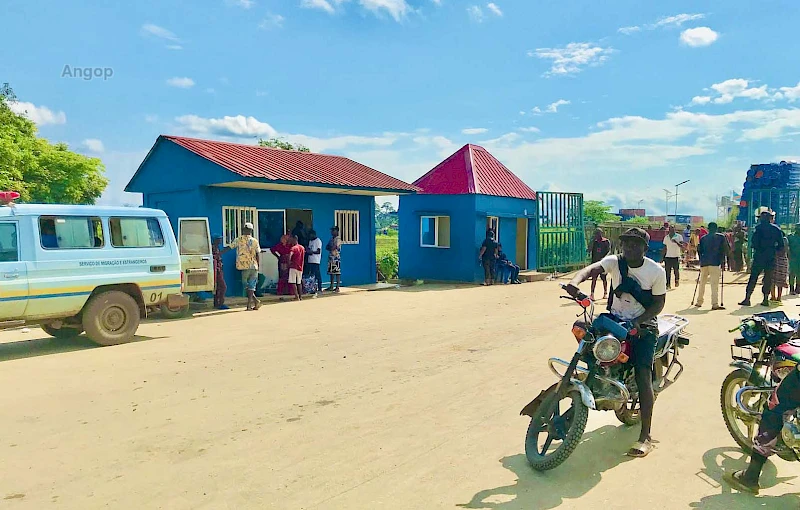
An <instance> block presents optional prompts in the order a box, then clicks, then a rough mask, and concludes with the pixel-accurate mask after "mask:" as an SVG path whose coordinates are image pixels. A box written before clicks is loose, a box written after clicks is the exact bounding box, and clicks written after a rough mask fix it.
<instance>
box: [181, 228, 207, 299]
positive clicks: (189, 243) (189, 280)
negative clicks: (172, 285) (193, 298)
mask: <svg viewBox="0 0 800 510" xmlns="http://www.w3.org/2000/svg"><path fill="white" fill-rule="evenodd" d="M178 249H179V250H180V253H181V270H182V271H183V274H184V279H183V291H184V292H214V257H213V256H212V254H211V235H210V233H209V231H208V218H178Z"/></svg>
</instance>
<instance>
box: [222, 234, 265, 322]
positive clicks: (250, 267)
mask: <svg viewBox="0 0 800 510" xmlns="http://www.w3.org/2000/svg"><path fill="white" fill-rule="evenodd" d="M228 246H229V248H231V249H235V250H236V269H238V270H239V271H241V272H242V283H243V284H244V287H245V288H246V289H247V310H248V311H250V310H258V309H259V308H261V302H260V301H259V300H258V298H257V297H256V285H257V284H258V262H259V260H258V257H259V255H260V254H261V246H260V245H259V244H258V239H256V238H255V237H253V224H252V223H250V222H247V223H245V224H244V228H243V229H242V235H240V236H239V237H237V238H236V239H234V240H233V242H232V243H231V244H230V245H228Z"/></svg>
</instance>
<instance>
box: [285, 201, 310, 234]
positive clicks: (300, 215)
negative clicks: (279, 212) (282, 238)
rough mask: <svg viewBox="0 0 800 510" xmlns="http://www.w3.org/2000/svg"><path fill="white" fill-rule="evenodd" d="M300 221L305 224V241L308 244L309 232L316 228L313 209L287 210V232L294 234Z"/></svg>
mask: <svg viewBox="0 0 800 510" xmlns="http://www.w3.org/2000/svg"><path fill="white" fill-rule="evenodd" d="M298 221H302V222H303V230H305V233H304V234H305V240H306V242H308V231H309V230H311V229H312V228H314V215H313V214H312V212H311V209H286V231H287V232H292V231H293V230H294V228H295V226H296V225H297V222H298Z"/></svg>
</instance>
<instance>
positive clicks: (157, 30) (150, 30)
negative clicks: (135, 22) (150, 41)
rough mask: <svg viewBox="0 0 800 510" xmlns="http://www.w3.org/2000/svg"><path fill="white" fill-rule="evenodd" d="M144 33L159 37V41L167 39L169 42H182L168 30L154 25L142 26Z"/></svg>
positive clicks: (146, 24)
mask: <svg viewBox="0 0 800 510" xmlns="http://www.w3.org/2000/svg"><path fill="white" fill-rule="evenodd" d="M142 33H143V34H145V35H152V36H154V37H158V38H159V39H165V40H167V41H172V42H180V39H178V36H177V35H175V34H174V33H173V32H171V31H169V30H167V29H166V28H164V27H160V26H158V25H154V24H152V23H145V24H144V25H142Z"/></svg>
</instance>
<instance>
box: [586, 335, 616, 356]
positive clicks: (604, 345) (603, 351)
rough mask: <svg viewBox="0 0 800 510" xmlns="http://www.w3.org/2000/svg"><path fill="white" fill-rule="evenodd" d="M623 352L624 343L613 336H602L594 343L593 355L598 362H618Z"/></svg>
mask: <svg viewBox="0 0 800 510" xmlns="http://www.w3.org/2000/svg"><path fill="white" fill-rule="evenodd" d="M621 352H622V342H620V341H619V340H617V338H616V337H613V336H611V335H606V336H602V337H600V338H598V339H597V341H596V342H595V343H594V348H593V349H592V353H594V357H595V358H597V361H599V362H601V363H610V362H612V361H614V360H616V359H617V358H618V357H619V355H620V353H621Z"/></svg>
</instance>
